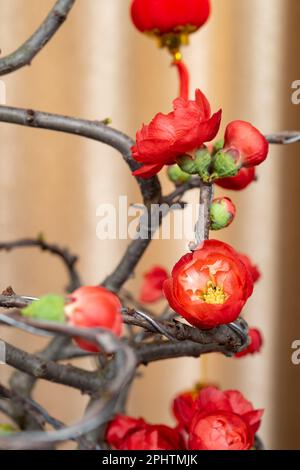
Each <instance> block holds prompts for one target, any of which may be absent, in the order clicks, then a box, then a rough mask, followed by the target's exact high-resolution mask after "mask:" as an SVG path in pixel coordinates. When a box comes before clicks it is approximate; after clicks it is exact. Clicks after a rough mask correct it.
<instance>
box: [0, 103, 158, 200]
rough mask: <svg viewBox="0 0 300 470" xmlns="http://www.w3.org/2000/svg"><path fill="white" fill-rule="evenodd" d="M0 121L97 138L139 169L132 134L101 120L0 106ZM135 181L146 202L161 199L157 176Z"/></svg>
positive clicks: (133, 168)
mask: <svg viewBox="0 0 300 470" xmlns="http://www.w3.org/2000/svg"><path fill="white" fill-rule="evenodd" d="M0 122H7V123H11V124H18V125H21V126H27V127H33V128H39V129H48V130H52V131H57V132H65V133H68V134H74V135H78V136H81V137H86V138H88V139H92V140H96V141H98V142H102V143H104V144H107V145H109V146H110V147H113V148H115V149H116V150H118V151H119V152H120V153H121V154H122V156H123V159H124V161H125V162H126V163H127V165H128V166H129V168H130V170H131V171H134V170H136V169H138V168H139V166H140V165H139V164H138V163H137V162H136V161H135V160H134V159H133V158H132V155H131V148H132V145H133V144H134V142H133V141H132V140H131V139H130V137H128V136H127V135H125V134H123V133H122V132H120V131H117V130H115V129H112V128H111V127H109V126H107V125H105V124H103V123H102V122H100V121H87V120H84V119H77V118H72V117H68V116H61V115H58V114H49V113H43V112H39V111H33V110H31V109H21V108H13V107H8V106H0ZM136 180H137V182H138V184H139V186H140V190H141V193H142V195H143V199H144V202H145V204H146V205H149V204H150V203H151V202H157V201H158V200H159V198H160V194H161V187H160V183H159V180H158V178H157V177H153V178H150V179H148V180H144V179H142V178H136Z"/></svg>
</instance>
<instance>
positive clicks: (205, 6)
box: [131, 0, 210, 34]
mask: <svg viewBox="0 0 300 470" xmlns="http://www.w3.org/2000/svg"><path fill="white" fill-rule="evenodd" d="M209 14H210V0H159V1H157V0H133V2H132V5H131V16H132V20H133V23H134V24H135V26H136V28H137V29H139V30H140V31H142V32H155V33H158V34H161V33H171V32H175V33H176V32H180V31H184V30H186V31H187V32H191V31H196V30H197V29H199V28H200V27H201V26H202V25H203V24H204V23H205V22H206V21H207V19H208V17H209Z"/></svg>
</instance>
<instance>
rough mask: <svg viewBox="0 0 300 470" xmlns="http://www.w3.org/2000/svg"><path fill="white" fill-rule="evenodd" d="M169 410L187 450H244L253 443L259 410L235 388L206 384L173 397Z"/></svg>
mask: <svg viewBox="0 0 300 470" xmlns="http://www.w3.org/2000/svg"><path fill="white" fill-rule="evenodd" d="M173 411H174V414H175V417H176V418H177V420H178V422H179V425H180V426H181V427H182V429H184V430H185V432H186V433H187V436H188V448H189V449H191V450H248V449H251V447H253V444H254V436H255V433H256V432H257V430H258V428H259V426H260V421H261V417H262V414H263V410H254V409H253V406H252V405H251V403H250V402H249V401H247V400H246V399H245V398H244V397H243V395H242V394H241V393H240V392H238V391H236V390H228V391H225V392H222V391H221V390H218V389H217V388H215V387H206V388H204V389H202V390H201V391H200V392H199V394H198V395H196V396H195V394H194V393H191V394H187V393H185V394H183V395H180V396H179V397H177V398H176V399H175V401H174V404H173Z"/></svg>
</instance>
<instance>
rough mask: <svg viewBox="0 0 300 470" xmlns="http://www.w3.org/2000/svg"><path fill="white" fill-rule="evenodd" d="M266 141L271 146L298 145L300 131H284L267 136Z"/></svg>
mask: <svg viewBox="0 0 300 470" xmlns="http://www.w3.org/2000/svg"><path fill="white" fill-rule="evenodd" d="M266 139H267V141H268V142H269V143H270V144H280V145H288V144H296V143H297V142H300V132H299V131H282V132H277V133H274V134H269V135H266Z"/></svg>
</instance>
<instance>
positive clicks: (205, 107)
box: [132, 90, 221, 178]
mask: <svg viewBox="0 0 300 470" xmlns="http://www.w3.org/2000/svg"><path fill="white" fill-rule="evenodd" d="M173 107H174V110H173V111H172V112H170V113H169V114H167V115H166V114H162V113H159V114H157V115H156V116H155V118H154V119H153V120H152V121H151V123H150V124H149V125H147V126H145V125H144V126H143V127H142V129H141V130H140V131H138V132H137V135H136V145H135V146H134V147H133V148H132V155H133V158H134V159H135V160H136V161H137V162H139V163H142V164H143V166H142V167H141V168H140V169H139V170H136V171H135V172H134V175H136V176H141V177H142V178H150V177H151V176H153V175H155V174H156V173H158V172H159V171H160V170H161V169H162V167H163V166H164V165H172V164H173V163H175V162H176V158H177V157H180V156H181V155H184V154H186V153H189V152H193V151H194V150H196V149H198V148H200V147H201V146H202V145H203V143H204V142H210V141H211V140H212V139H214V138H215V136H216V135H217V133H218V130H219V127H220V121H221V111H219V112H217V113H216V114H214V115H213V116H211V109H210V104H209V102H208V101H207V99H206V97H205V96H204V95H203V93H202V92H201V91H200V90H196V98H195V101H188V100H185V99H183V98H177V99H176V100H174V102H173Z"/></svg>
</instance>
